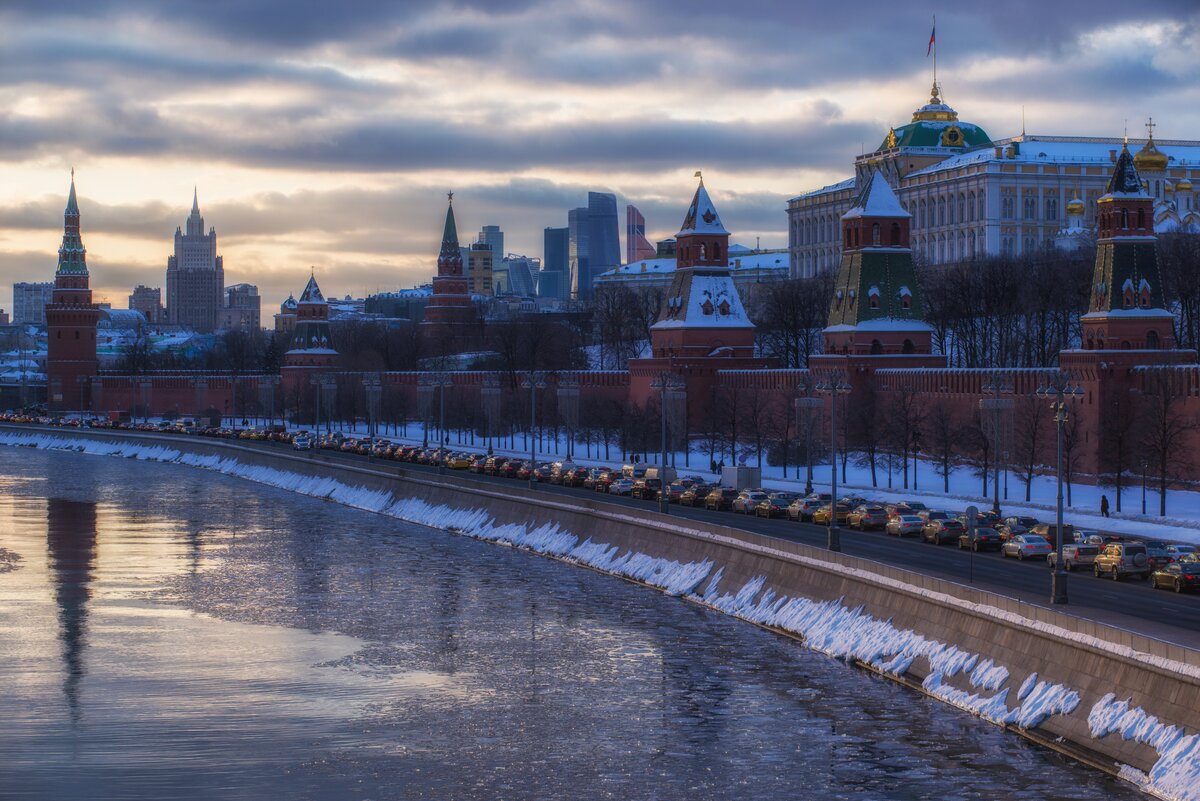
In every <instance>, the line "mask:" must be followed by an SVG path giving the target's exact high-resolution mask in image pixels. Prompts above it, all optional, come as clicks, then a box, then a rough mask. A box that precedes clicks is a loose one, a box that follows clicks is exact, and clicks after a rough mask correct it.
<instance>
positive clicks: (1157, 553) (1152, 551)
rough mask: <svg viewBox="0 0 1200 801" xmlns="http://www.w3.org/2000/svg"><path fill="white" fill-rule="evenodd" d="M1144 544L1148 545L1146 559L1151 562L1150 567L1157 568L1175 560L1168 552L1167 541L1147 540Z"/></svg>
mask: <svg viewBox="0 0 1200 801" xmlns="http://www.w3.org/2000/svg"><path fill="white" fill-rule="evenodd" d="M1142 544H1143V545H1145V546H1146V559H1147V561H1149V562H1150V567H1152V568H1154V569H1155V570H1157V569H1158V568H1160V567H1163V566H1165V565H1169V564H1171V563H1172V562H1174V561H1175V559H1174V557H1172V556H1171V555H1170V554H1169V553H1167V544H1166V543H1165V542H1161V541H1159V540H1146V541H1145V542H1143V543H1142Z"/></svg>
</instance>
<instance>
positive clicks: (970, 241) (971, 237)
mask: <svg viewBox="0 0 1200 801" xmlns="http://www.w3.org/2000/svg"><path fill="white" fill-rule="evenodd" d="M967 247H968V248H969V250H968V255H969V256H970V257H971V258H972V259H973V258H975V232H974V231H968V232H967Z"/></svg>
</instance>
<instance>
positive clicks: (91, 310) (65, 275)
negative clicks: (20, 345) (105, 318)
mask: <svg viewBox="0 0 1200 801" xmlns="http://www.w3.org/2000/svg"><path fill="white" fill-rule="evenodd" d="M89 280H90V277H89V275H88V269H87V249H86V248H84V246H83V239H82V237H80V235H79V201H78V199H77V198H76V195H75V173H74V171H72V173H71V194H70V195H69V196H68V197H67V208H66V210H65V211H64V212H63V238H62V245H61V246H60V247H59V249H58V269H57V270H56V271H55V273H54V293H53V295H52V296H51V302H50V303H48V304H47V305H46V331H47V336H48V337H49V341H48V344H47V348H46V379H47V387H46V392H47V401H48V403H49V406H50V408H51V409H55V410H67V409H78V410H81V411H82V410H83V409H84V408H85V407H86V405H87V397H88V395H89V392H90V389H91V387H90V380H91V379H92V378H93V377H94V376H95V375H96V373H97V372H98V362H97V359H96V325H97V323H98V322H99V321H100V309H99V308H98V307H97V306H96V305H95V304H94V303H92V290H91V286H90V284H89Z"/></svg>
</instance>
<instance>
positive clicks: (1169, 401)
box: [1138, 367, 1196, 516]
mask: <svg viewBox="0 0 1200 801" xmlns="http://www.w3.org/2000/svg"><path fill="white" fill-rule="evenodd" d="M1139 372H1140V373H1141V375H1142V377H1143V379H1144V385H1143V386H1144V391H1143V392H1141V393H1139V396H1138V401H1139V403H1138V408H1139V412H1140V414H1139V416H1140V417H1141V420H1142V425H1141V437H1140V445H1141V448H1142V450H1143V452H1144V453H1145V454H1146V460H1147V463H1148V464H1149V465H1150V466H1152V467H1153V468H1154V478H1155V481H1156V482H1157V483H1158V514H1159V515H1160V516H1165V515H1166V514H1167V487H1168V486H1169V485H1170V484H1171V483H1172V482H1174V481H1177V480H1179V479H1180V478H1182V477H1183V476H1185V475H1188V474H1189V473H1190V471H1191V468H1192V456H1191V452H1190V450H1189V449H1188V448H1186V447H1181V445H1180V443H1182V442H1184V441H1186V439H1187V435H1188V434H1189V433H1190V432H1192V431H1193V430H1195V428H1196V419H1195V417H1193V416H1192V415H1190V414H1188V413H1187V411H1186V409H1185V407H1184V401H1185V399H1186V390H1184V389H1183V388H1182V387H1181V386H1180V382H1179V381H1178V380H1176V375H1175V371H1174V370H1172V369H1171V368H1169V367H1159V368H1143V369H1142V370H1141V371H1139Z"/></svg>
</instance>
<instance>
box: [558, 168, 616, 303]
mask: <svg viewBox="0 0 1200 801" xmlns="http://www.w3.org/2000/svg"><path fill="white" fill-rule="evenodd" d="M567 228H568V229H569V230H570V237H571V240H570V249H569V252H568V263H569V270H570V274H571V297H572V298H573V299H575V300H588V299H589V298H591V296H592V280H593V278H594V277H595V276H597V275H599V274H600V273H603V272H607V271H609V270H612V269H615V268H617V267H619V266H620V265H621V239H620V234H619V232H618V230H617V198H616V195H612V194H609V193H607V192H588V204H587V207H586V208H578V209H572V210H571V211H570V212H568V213H567Z"/></svg>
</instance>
